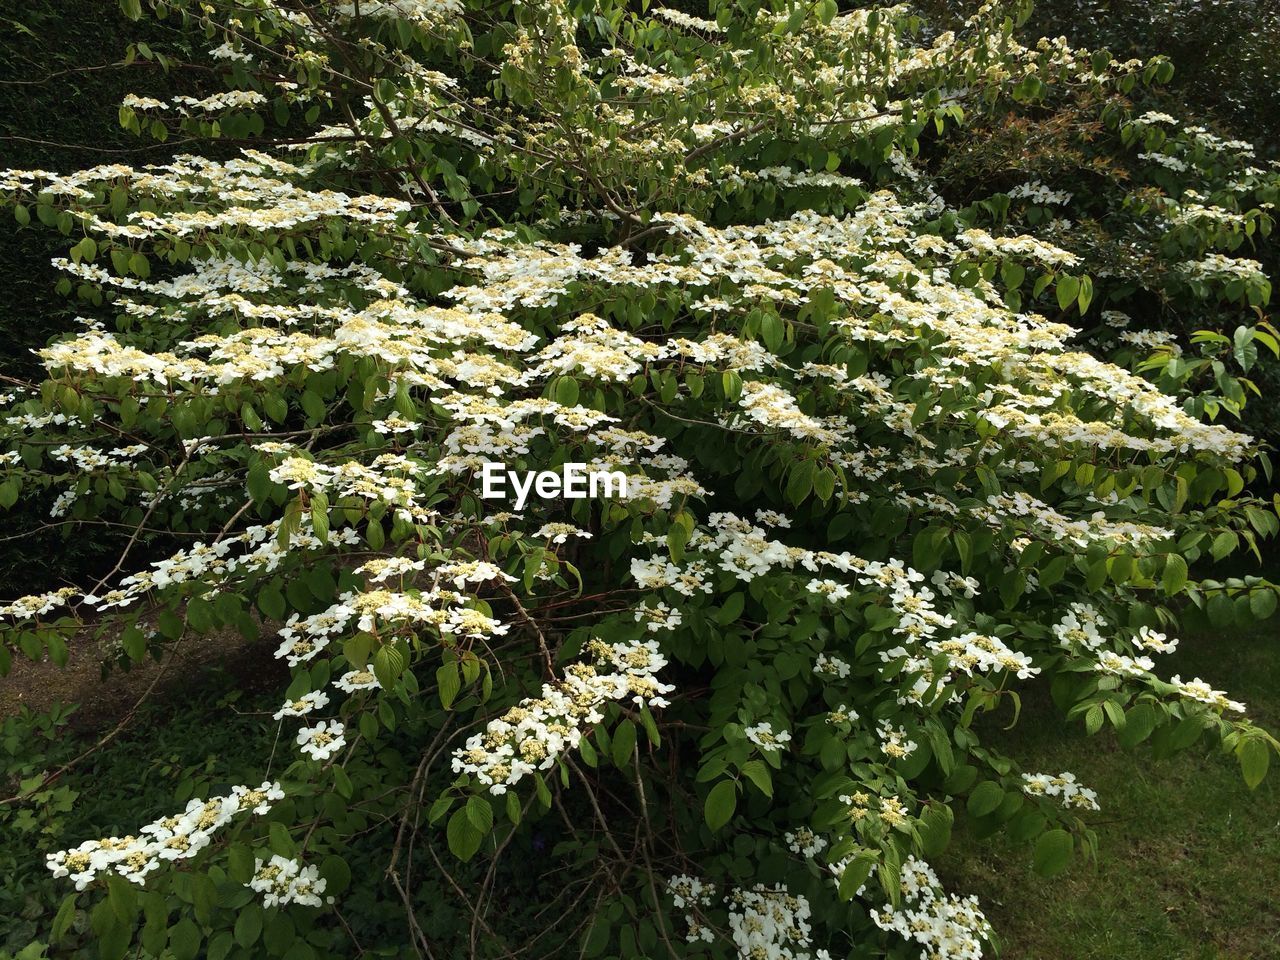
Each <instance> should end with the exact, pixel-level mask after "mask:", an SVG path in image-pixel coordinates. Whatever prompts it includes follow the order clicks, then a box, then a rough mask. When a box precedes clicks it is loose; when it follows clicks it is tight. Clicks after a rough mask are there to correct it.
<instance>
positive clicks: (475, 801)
mask: <svg viewBox="0 0 1280 960" xmlns="http://www.w3.org/2000/svg"><path fill="white" fill-rule="evenodd" d="M465 809H466V812H467V819H468V820H470V821H471V825H472V826H474V827H475V828H476V829H477V830H479V831H480V835H481V836H484V835H486V834H488V832H489V831H490V830H492V829H493V807H491V806H489V801H488V800H485V799H484V798H483V797H468V798H467V806H466V808H465Z"/></svg>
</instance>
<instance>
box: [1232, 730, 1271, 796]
mask: <svg viewBox="0 0 1280 960" xmlns="http://www.w3.org/2000/svg"><path fill="white" fill-rule="evenodd" d="M1236 757H1237V758H1238V759H1239V760H1240V772H1241V773H1242V774H1243V775H1244V782H1245V786H1247V787H1248V788H1249V789H1250V790H1253V789H1255V788H1256V787H1257V786H1258V784H1260V783H1261V782H1262V781H1263V778H1265V777H1266V775H1267V767H1269V766H1270V765H1271V748H1270V747H1268V746H1267V743H1266V741H1265V740H1259V739H1254V738H1251V739H1249V740H1244V741H1242V742H1241V744H1240V746H1239V747H1237V748H1236Z"/></svg>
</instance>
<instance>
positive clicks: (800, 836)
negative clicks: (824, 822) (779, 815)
mask: <svg viewBox="0 0 1280 960" xmlns="http://www.w3.org/2000/svg"><path fill="white" fill-rule="evenodd" d="M783 839H784V840H786V842H787V849H788V850H790V851H791V852H792V853H798V854H800V856H802V857H804V858H805V859H806V860H812V859H813V858H814V857H816V856H817V855H818V854H820V853H821V852H822V851H823V850H825V849H826V848H827V838H826V837H822V836H819V835H818V834H816V833H814V832H813V831H812V830H810V829H809V828H808V827H796V828H795V830H789V831H787V832H786V833H785V834H783Z"/></svg>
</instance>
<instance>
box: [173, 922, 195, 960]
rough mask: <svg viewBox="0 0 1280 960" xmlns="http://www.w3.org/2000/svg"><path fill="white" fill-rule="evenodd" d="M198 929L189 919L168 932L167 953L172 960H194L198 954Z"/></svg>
mask: <svg viewBox="0 0 1280 960" xmlns="http://www.w3.org/2000/svg"><path fill="white" fill-rule="evenodd" d="M202 939H203V938H202V937H201V936H200V928H199V927H197V926H196V924H195V921H194V920H192V919H190V918H189V917H188V918H186V919H184V920H179V921H178V923H177V924H176V925H175V926H173V927H172V928H171V929H170V930H169V951H170V952H171V953H172V954H173V956H174V960H195V957H196V956H197V955H198V954H199V953H200V941H201V940H202Z"/></svg>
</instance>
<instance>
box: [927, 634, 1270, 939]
mask: <svg viewBox="0 0 1280 960" xmlns="http://www.w3.org/2000/svg"><path fill="white" fill-rule="evenodd" d="M1161 668H1162V670H1161V672H1162V674H1163V675H1165V676H1170V675H1172V674H1175V673H1179V674H1181V676H1182V677H1183V678H1184V679H1187V678H1189V677H1193V676H1199V677H1202V678H1204V679H1205V680H1207V681H1209V682H1211V683H1212V684H1213V685H1214V686H1215V687H1217V688H1219V689H1226V690H1227V691H1228V692H1229V693H1230V694H1231V695H1232V697H1233V698H1235V699H1237V700H1243V701H1244V702H1245V703H1246V704H1247V705H1248V707H1249V716H1250V717H1251V718H1252V719H1253V720H1254V722H1255V723H1258V724H1259V725H1261V726H1265V727H1266V728H1268V729H1270V730H1271V731H1272V732H1275V731H1277V730H1280V628H1277V627H1276V626H1275V625H1274V624H1268V625H1267V626H1266V627H1265V628H1264V629H1263V630H1261V631H1259V632H1257V633H1255V634H1252V635H1244V636H1240V635H1232V636H1202V637H1188V638H1186V639H1184V640H1183V642H1182V646H1181V648H1180V649H1179V651H1178V653H1177V654H1176V655H1174V656H1172V657H1167V658H1165V659H1164V660H1163V661H1162V662H1161ZM988 736H989V737H990V739H991V740H992V741H993V742H999V743H1000V744H1001V745H1002V746H1003V747H1004V748H1005V749H1007V750H1008V751H1009V753H1010V754H1011V755H1013V756H1015V757H1017V758H1018V759H1019V760H1020V761H1021V762H1022V763H1023V765H1024V768H1025V769H1027V770H1029V771H1036V772H1046V773H1058V772H1061V771H1063V770H1070V771H1072V772H1073V773H1075V774H1076V775H1077V776H1078V777H1079V778H1080V779H1081V781H1082V782H1084V783H1085V784H1086V785H1088V786H1091V787H1093V788H1094V789H1096V790H1097V791H1098V800H1099V803H1100V804H1101V805H1102V811H1101V812H1100V813H1097V814H1094V815H1093V821H1094V825H1095V826H1096V829H1097V831H1098V842H1099V855H1098V861H1097V863H1096V864H1094V863H1086V862H1084V861H1083V860H1080V859H1077V860H1076V861H1075V862H1074V863H1073V865H1072V867H1071V868H1070V869H1069V870H1068V871H1067V872H1066V873H1064V874H1061V875H1059V876H1057V877H1055V878H1053V879H1051V880H1043V879H1041V878H1039V877H1037V876H1036V875H1035V874H1034V873H1033V872H1032V870H1031V865H1030V864H1031V850H1030V847H1029V846H1028V845H1025V844H1019V843H1014V842H1013V841H1011V840H1010V839H1009V838H1008V837H1006V836H1003V835H997V836H996V837H993V838H991V839H988V840H982V841H978V840H974V839H973V838H972V837H969V836H966V834H965V831H964V829H963V827H962V825H960V824H958V825H957V831H956V842H955V844H954V845H953V847H952V849H951V850H950V851H948V854H947V856H946V857H945V858H944V859H943V860H942V861H941V862H940V863H939V864H938V867H939V869H940V871H941V872H942V874H943V876H944V879H945V880H946V881H947V882H948V884H949V885H950V886H951V888H952V889H954V890H956V891H957V892H969V893H974V894H976V895H977V896H978V898H979V899H980V900H981V902H982V906H983V909H984V910H985V912H986V913H987V916H988V917H989V918H990V919H991V921H992V923H993V924H994V925H995V927H996V930H997V932H998V933H999V934H1000V936H1001V940H1002V946H1003V950H1002V956H1004V957H1006V958H1012V960H1274V958H1280V767H1278V766H1277V765H1276V764H1275V763H1273V765H1272V769H1271V773H1270V774H1269V775H1268V777H1267V779H1266V780H1264V781H1263V783H1262V785H1261V786H1260V787H1259V788H1258V789H1257V790H1254V791H1250V790H1248V789H1247V788H1246V787H1245V785H1244V782H1243V780H1242V779H1241V777H1240V772H1239V767H1238V765H1237V764H1236V761H1235V758H1234V757H1229V756H1226V755H1224V754H1222V753H1221V752H1220V749H1219V748H1217V747H1216V746H1215V747H1213V748H1209V749H1206V747H1205V745H1204V743H1203V742H1202V743H1201V744H1200V745H1198V746H1197V747H1193V748H1192V749H1191V750H1189V751H1186V752H1184V753H1181V754H1179V755H1177V756H1175V757H1173V758H1172V759H1169V760H1165V761H1162V762H1156V761H1153V760H1152V759H1151V755H1150V752H1149V751H1148V750H1146V749H1145V748H1144V747H1139V748H1138V749H1137V750H1136V751H1133V752H1128V751H1125V750H1123V749H1121V748H1120V747H1119V746H1118V745H1117V744H1116V743H1115V740H1114V738H1113V737H1111V736H1109V735H1107V734H1106V733H1101V734H1099V735H1097V736H1094V737H1086V736H1085V735H1084V733H1083V730H1082V729H1080V728H1079V727H1078V726H1077V727H1076V729H1075V731H1074V732H1073V733H1072V735H1071V736H1068V737H1064V736H1063V733H1062V725H1061V721H1060V720H1059V719H1058V718H1057V717H1055V715H1054V708H1053V705H1052V703H1051V702H1050V701H1049V699H1048V697H1047V695H1045V696H1043V697H1037V698H1036V699H1034V700H1031V701H1030V702H1028V703H1027V707H1026V710H1025V711H1024V713H1023V717H1022V720H1021V722H1020V723H1019V725H1018V727H1017V728H1016V729H1015V730H1013V731H1010V732H1009V733H1002V734H995V733H994V732H992V733H990V734H988ZM997 737H998V740H997Z"/></svg>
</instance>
